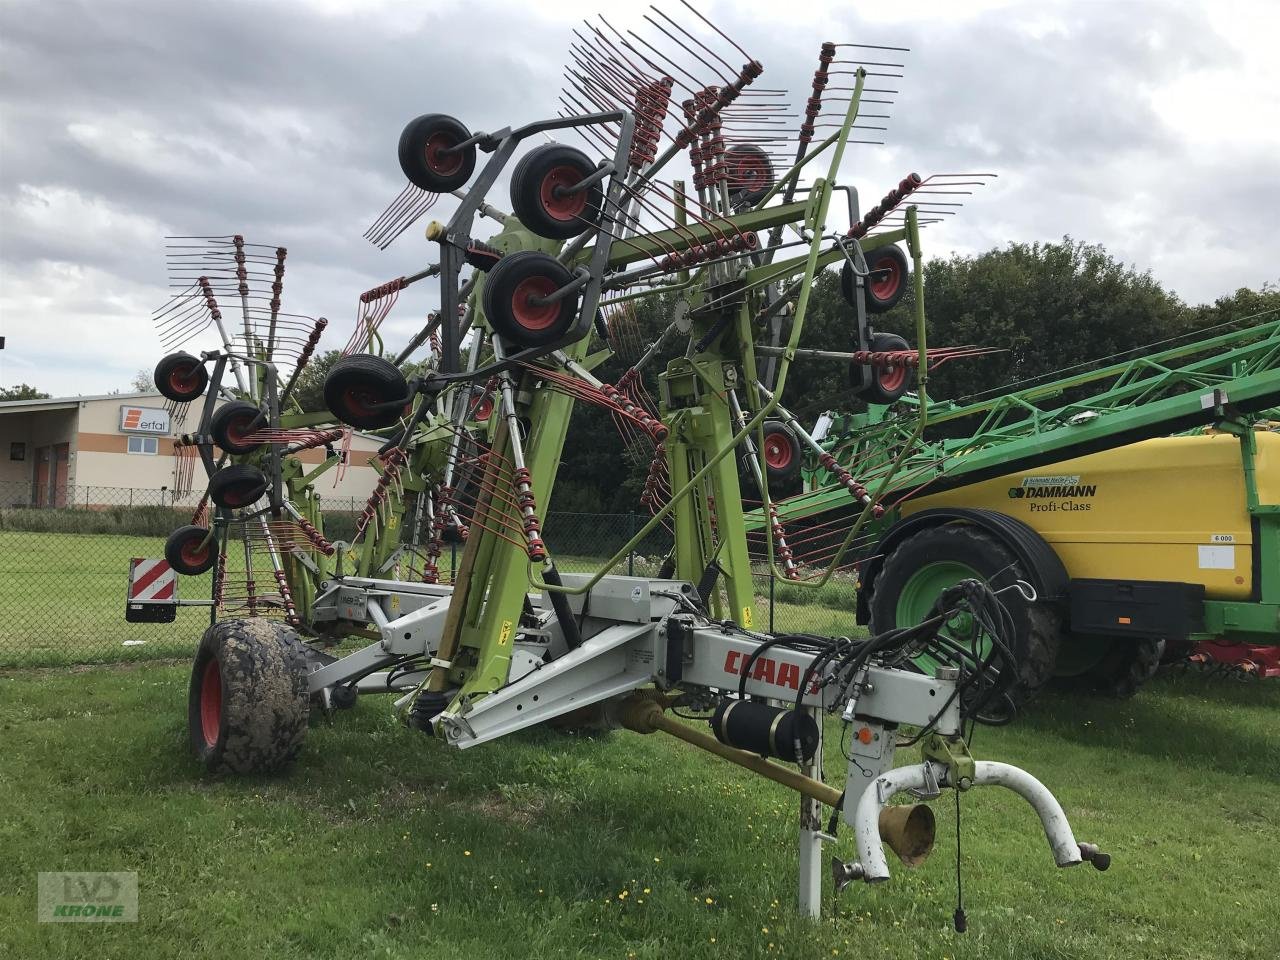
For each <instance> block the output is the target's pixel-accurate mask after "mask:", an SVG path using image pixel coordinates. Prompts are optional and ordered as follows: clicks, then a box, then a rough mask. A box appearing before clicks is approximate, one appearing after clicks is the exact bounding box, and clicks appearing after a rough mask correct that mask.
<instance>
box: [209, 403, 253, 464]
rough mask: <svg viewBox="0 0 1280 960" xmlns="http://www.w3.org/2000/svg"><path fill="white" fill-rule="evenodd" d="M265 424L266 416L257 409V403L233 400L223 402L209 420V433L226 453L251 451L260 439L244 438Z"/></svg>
mask: <svg viewBox="0 0 1280 960" xmlns="http://www.w3.org/2000/svg"><path fill="white" fill-rule="evenodd" d="M265 426H267V420H266V417H264V416H263V415H262V411H261V410H259V409H258V406H257V404H254V403H249V402H248V401H247V400H233V401H231V402H230V403H227V404H223V405H222V406H221V407H219V408H218V409H217V410H216V411H214V414H213V417H212V418H211V419H210V421H209V433H210V434H211V435H212V436H213V442H214V443H216V444H217V445H218V446H219V447H221V448H222V449H223V450H225V451H227V453H235V454H245V453H253V451H255V450H257V449H258V448H259V447H260V446H262V443H261V441H257V440H252V441H250V440H246V439H245V438H246V437H248V436H249V435H250V434H252V433H253V432H255V431H257V430H261V429H262V428H263V427H265Z"/></svg>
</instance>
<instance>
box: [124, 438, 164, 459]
mask: <svg viewBox="0 0 1280 960" xmlns="http://www.w3.org/2000/svg"><path fill="white" fill-rule="evenodd" d="M129 452H130V453H141V454H145V455H146V456H148V457H154V456H155V455H156V454H157V453H159V452H160V438H159V437H130V438H129Z"/></svg>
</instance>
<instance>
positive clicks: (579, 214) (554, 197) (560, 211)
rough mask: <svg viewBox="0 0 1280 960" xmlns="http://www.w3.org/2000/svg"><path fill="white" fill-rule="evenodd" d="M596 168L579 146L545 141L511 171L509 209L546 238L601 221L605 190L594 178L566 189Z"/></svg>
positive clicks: (573, 234)
mask: <svg viewBox="0 0 1280 960" xmlns="http://www.w3.org/2000/svg"><path fill="white" fill-rule="evenodd" d="M595 172H596V165H595V164H593V163H592V162H591V160H590V158H589V157H588V156H587V155H586V154H585V153H583V152H582V151H581V150H577V149H575V148H574V147H567V146H565V145H564V144H560V143H547V144H543V145H542V146H540V147H536V148H534V149H533V150H530V151H529V152H528V153H527V154H525V155H524V157H523V158H521V160H520V162H519V163H518V164H516V168H515V171H514V172H513V173H512V174H511V209H512V210H513V211H514V212H515V215H516V217H517V218H518V219H519V220H520V222H521V223H522V224H524V225H525V226H526V227H527V228H528V229H530V230H532V231H533V232H534V233H536V234H537V235H538V236H540V237H546V238H547V239H548V240H568V239H569V238H570V237H576V236H577V235H578V234H580V233H582V231H584V230H590V229H592V228H593V227H595V226H596V224H598V223H599V222H600V210H601V208H602V207H603V205H604V190H603V189H602V188H601V186H600V182H599V181H597V182H595V183H593V184H591V186H589V187H586V188H584V189H582V190H579V191H577V192H576V193H570V192H569V189H570V188H571V187H573V186H574V185H575V184H577V183H580V182H581V181H583V180H585V179H586V178H587V177H589V176H591V174H593V173H595Z"/></svg>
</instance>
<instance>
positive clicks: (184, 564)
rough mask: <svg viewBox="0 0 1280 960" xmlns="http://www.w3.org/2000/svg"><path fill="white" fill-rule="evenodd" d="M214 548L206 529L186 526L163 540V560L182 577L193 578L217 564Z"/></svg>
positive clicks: (215, 544) (215, 543)
mask: <svg viewBox="0 0 1280 960" xmlns="http://www.w3.org/2000/svg"><path fill="white" fill-rule="evenodd" d="M216 547H217V542H216V541H215V540H214V539H213V537H212V536H211V535H210V532H209V528H208V527H198V526H196V525H195V524H187V525H186V526H185V527H179V528H178V529H177V530H175V531H173V533H171V534H169V536H168V537H166V538H165V541H164V559H165V562H166V563H168V564H169V566H171V567H173V569H174V570H176V571H177V572H178V573H180V574H182V575H183V576H187V577H195V576H199V575H200V574H202V573H204V572H205V571H206V570H209V569H211V568H212V567H213V565H214V564H215V563H217V562H218V552H217V549H216Z"/></svg>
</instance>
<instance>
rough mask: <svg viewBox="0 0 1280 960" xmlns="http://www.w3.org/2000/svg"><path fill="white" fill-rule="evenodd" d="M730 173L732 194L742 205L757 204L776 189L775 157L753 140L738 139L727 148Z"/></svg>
mask: <svg viewBox="0 0 1280 960" xmlns="http://www.w3.org/2000/svg"><path fill="white" fill-rule="evenodd" d="M724 166H725V171H726V172H727V174H728V176H729V198H730V199H731V200H732V201H733V202H734V203H735V204H739V205H742V206H754V205H755V204H757V203H759V202H760V201H761V200H763V199H764V196H765V194H767V193H768V192H769V191H770V190H772V189H773V185H774V183H776V182H777V178H776V177H775V175H774V172H773V161H772V160H770V159H769V155H768V154H767V153H765V152H764V150H762V149H760V147H757V146H756V145H755V144H754V143H735V144H734V145H733V146H731V147H730V148H729V149H728V150H726V151H725V152H724Z"/></svg>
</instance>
